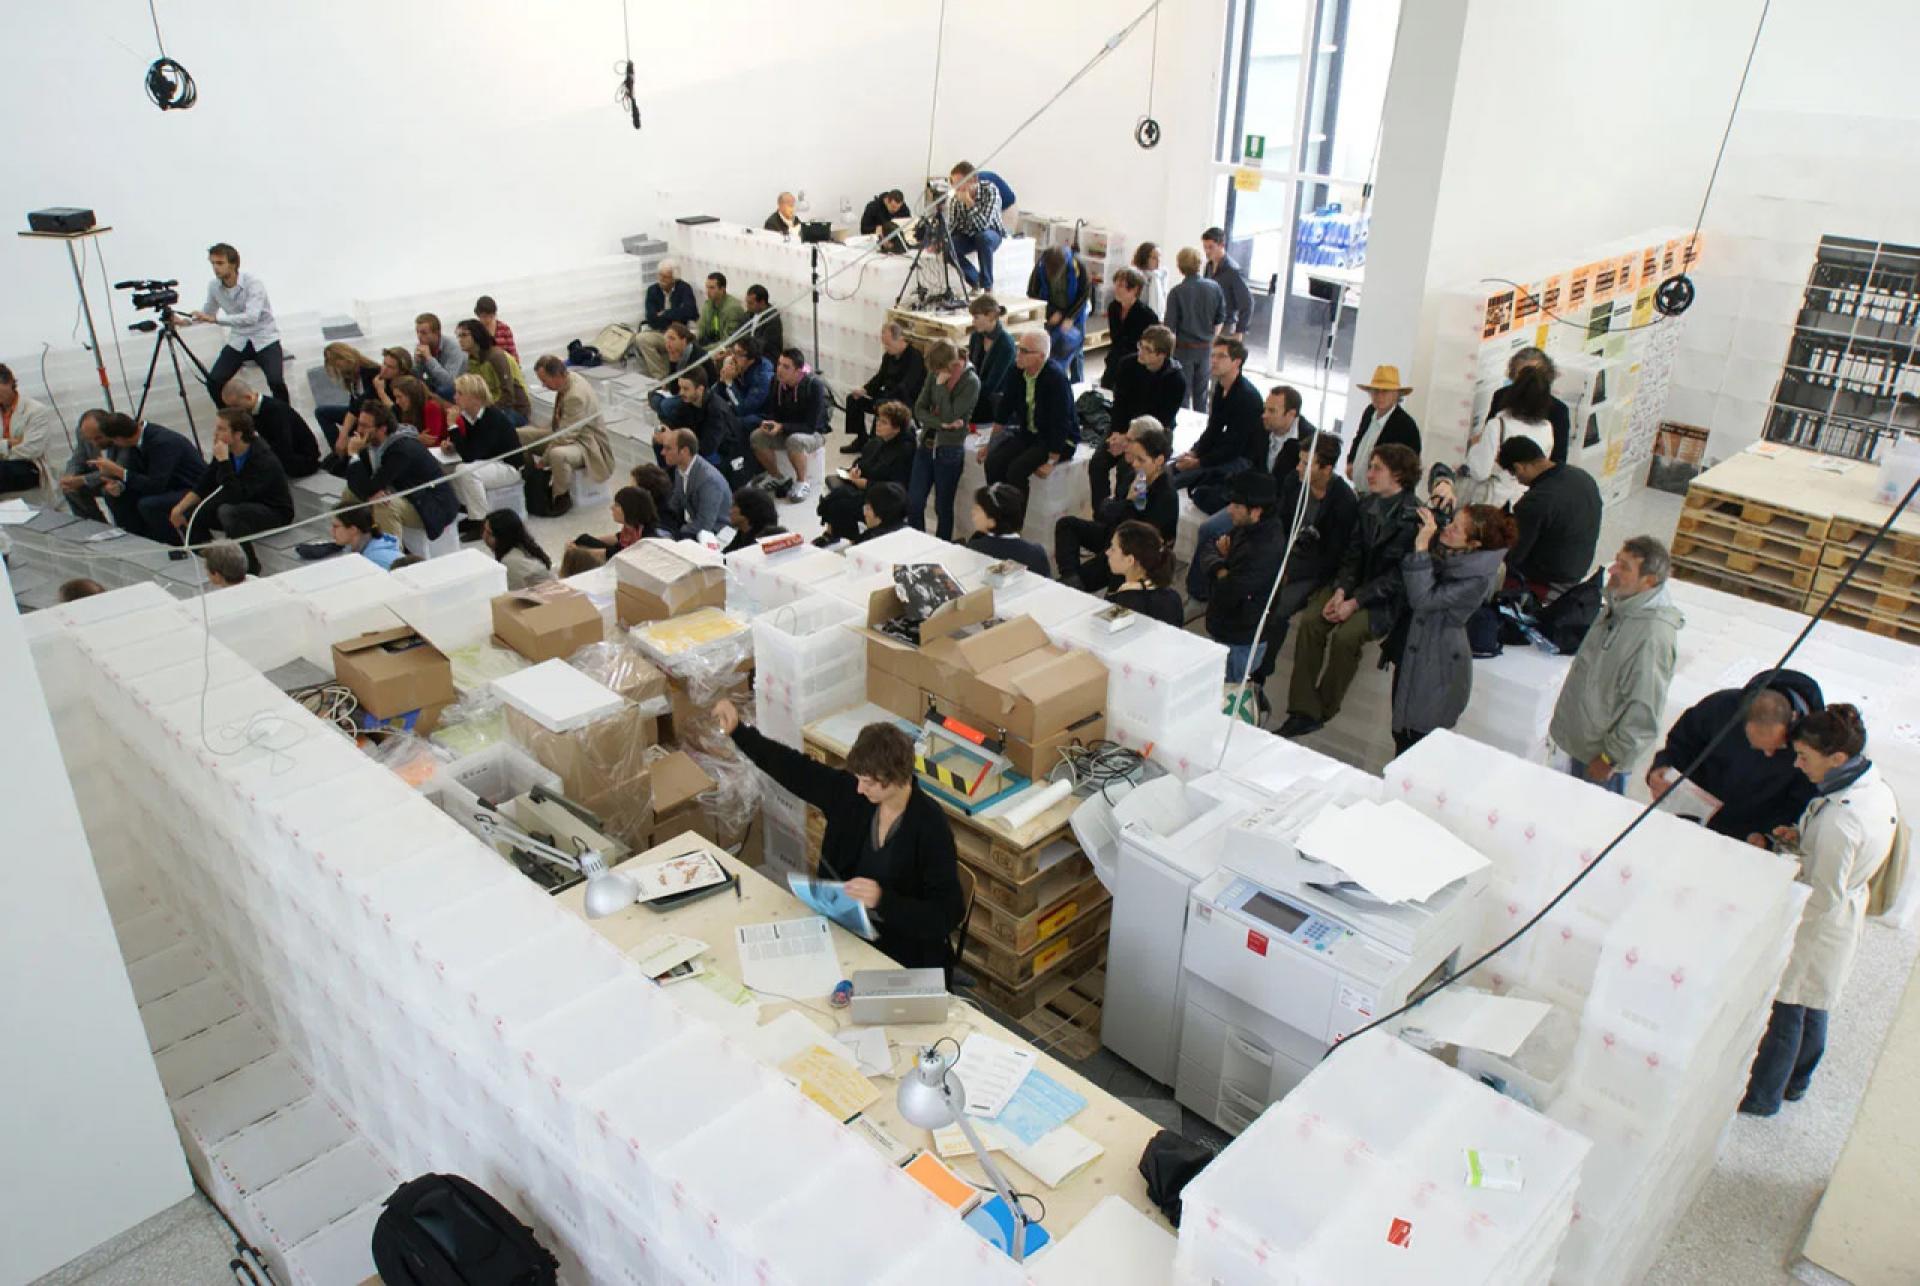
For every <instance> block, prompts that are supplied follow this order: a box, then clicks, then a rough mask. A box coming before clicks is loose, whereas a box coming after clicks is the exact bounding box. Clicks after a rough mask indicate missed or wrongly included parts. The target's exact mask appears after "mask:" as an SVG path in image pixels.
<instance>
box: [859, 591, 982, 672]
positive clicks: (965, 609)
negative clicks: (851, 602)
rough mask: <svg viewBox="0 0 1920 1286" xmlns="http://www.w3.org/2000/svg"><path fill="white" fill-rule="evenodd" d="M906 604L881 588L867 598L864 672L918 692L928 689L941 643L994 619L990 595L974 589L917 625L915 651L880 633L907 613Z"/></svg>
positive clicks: (900, 641)
mask: <svg viewBox="0 0 1920 1286" xmlns="http://www.w3.org/2000/svg"><path fill="white" fill-rule="evenodd" d="M906 610H907V609H906V604H904V603H902V602H901V601H900V597H899V595H898V594H896V593H895V592H894V590H893V587H892V586H890V585H889V586H884V587H882V588H880V589H876V590H874V591H873V593H872V594H871V595H869V596H868V598H867V628H866V636H867V672H868V673H869V674H871V673H873V672H874V671H878V672H880V673H882V674H891V675H893V676H895V677H896V678H898V679H900V680H902V681H903V682H906V683H911V684H912V685H913V686H915V687H917V688H924V687H930V686H931V685H930V684H929V683H928V682H927V677H928V673H929V667H930V666H931V665H937V664H939V663H940V662H941V656H942V654H941V653H940V651H939V649H938V648H937V647H936V646H935V645H936V644H938V643H940V642H941V641H942V640H944V639H949V638H951V637H952V636H953V635H955V634H958V633H959V632H961V631H963V630H965V629H967V628H968V627H969V626H974V625H978V624H980V623H981V622H983V621H986V620H989V619H991V618H992V616H993V591H992V590H990V589H976V590H974V591H973V592H972V593H971V594H962V595H961V596H960V597H959V598H956V599H953V600H952V601H950V602H946V603H942V604H941V605H940V606H939V607H936V608H935V609H934V610H933V613H932V614H931V615H930V616H928V617H927V619H926V620H924V621H922V622H921V623H920V646H919V647H914V646H913V645H912V644H911V643H908V642H906V641H904V640H902V639H897V638H895V637H893V636H892V635H891V634H885V633H882V632H881V630H880V628H879V627H880V626H882V625H884V624H886V623H887V622H888V621H891V620H894V619H896V618H898V617H900V616H903V615H905V613H906Z"/></svg>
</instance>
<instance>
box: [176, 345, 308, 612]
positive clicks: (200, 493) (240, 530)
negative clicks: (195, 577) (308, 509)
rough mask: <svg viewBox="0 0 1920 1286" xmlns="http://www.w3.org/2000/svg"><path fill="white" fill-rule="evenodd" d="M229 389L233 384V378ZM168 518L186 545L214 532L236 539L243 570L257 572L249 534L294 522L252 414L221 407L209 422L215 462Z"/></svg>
mask: <svg viewBox="0 0 1920 1286" xmlns="http://www.w3.org/2000/svg"><path fill="white" fill-rule="evenodd" d="M227 388H228V390H231V389H232V388H233V382H232V381H229V382H228V384H227ZM202 500H206V501H208V502H209V503H206V504H202V503H201V501H202ZM168 521H169V522H170V523H171V524H172V526H173V530H174V531H175V532H178V533H180V535H181V536H182V537H183V538H184V540H185V543H187V544H189V545H200V544H204V543H206V542H207V541H208V540H211V539H212V533H213V532H215V531H218V532H221V533H222V534H224V535H225V536H226V537H227V539H229V540H237V541H239V542H240V547H241V549H243V550H245V551H246V555H247V572H248V573H249V574H250V575H254V576H258V575H259V574H260V556H259V555H258V554H256V553H254V552H253V542H252V541H251V540H249V539H248V537H250V536H253V535H255V534H256V533H258V532H262V531H268V530H271V529H272V528H274V527H284V526H286V525H287V524H288V523H290V522H292V521H293V492H292V491H291V490H289V489H288V487H287V472H286V470H285V469H283V468H281V467H280V458H279V457H278V456H276V455H275V454H274V453H273V448H272V447H270V446H268V445H267V443H266V440H265V439H264V438H263V437H262V436H261V435H260V432H259V430H258V428H257V427H256V426H255V424H254V420H253V416H251V415H250V414H248V413H247V412H245V411H243V410H241V409H239V408H238V407H232V406H225V407H221V408H220V410H219V412H218V414H217V417H216V418H215V420H214V423H213V463H212V464H210V465H208V466H207V472H206V476H204V477H203V478H201V480H200V483H199V485H198V486H196V487H194V488H193V490H191V491H189V492H187V494H185V495H184V496H181V497H180V499H179V500H177V501H175V502H174V506H173V512H172V513H171V514H169V515H168ZM189 523H191V524H192V529H191V530H189V529H188V524H189Z"/></svg>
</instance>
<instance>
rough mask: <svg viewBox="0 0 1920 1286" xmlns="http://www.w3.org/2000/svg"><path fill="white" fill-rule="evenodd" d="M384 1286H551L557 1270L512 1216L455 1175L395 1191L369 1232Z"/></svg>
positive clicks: (429, 1178) (430, 1176)
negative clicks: (370, 1232)
mask: <svg viewBox="0 0 1920 1286" xmlns="http://www.w3.org/2000/svg"><path fill="white" fill-rule="evenodd" d="M373 1266H374V1268H375V1269H377V1270H378V1271H379V1273H380V1280H381V1281H382V1282H384V1283H386V1286H551V1284H552V1283H556V1282H558V1281H559V1273H560V1264H559V1261H558V1260H556V1259H555V1258H554V1257H553V1255H552V1254H551V1253H550V1252H549V1251H548V1250H547V1249H546V1247H544V1246H542V1245H541V1244H540V1243H539V1242H537V1241H535V1240H534V1238H533V1230H532V1229H531V1228H528V1227H527V1226H526V1225H525V1224H523V1223H521V1222H520V1221H519V1220H518V1219H515V1218H514V1217H513V1213H512V1212H511V1211H510V1210H508V1209H507V1208H506V1207H505V1206H503V1205H501V1204H500V1203H499V1202H498V1201H495V1200H494V1199H493V1198H492V1197H490V1196H488V1195H487V1194H486V1193H485V1192H482V1191H481V1190H480V1189H479V1188H477V1187H475V1186H474V1185H473V1184H471V1183H469V1182H467V1181H466V1180H465V1179H462V1178H461V1177H460V1176H459V1175H457V1174H423V1175H421V1176H420V1177H419V1178H417V1179H409V1180H408V1181H407V1182H405V1183H403V1184H401V1185H400V1186H399V1187H398V1188H395V1189H394V1191H393V1195H392V1196H390V1197H388V1198H387V1200H386V1209H385V1210H383V1211H382V1212H381V1214H380V1218H379V1219H378V1220H376V1221H375V1223H374V1225H373Z"/></svg>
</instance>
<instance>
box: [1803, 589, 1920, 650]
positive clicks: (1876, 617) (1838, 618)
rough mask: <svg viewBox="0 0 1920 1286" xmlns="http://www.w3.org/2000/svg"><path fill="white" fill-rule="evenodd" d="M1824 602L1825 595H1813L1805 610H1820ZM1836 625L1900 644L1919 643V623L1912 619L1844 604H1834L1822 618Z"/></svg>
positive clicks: (1810, 611) (1808, 600)
mask: <svg viewBox="0 0 1920 1286" xmlns="http://www.w3.org/2000/svg"><path fill="white" fill-rule="evenodd" d="M1825 601H1826V595H1825V594H1815V595H1813V596H1811V597H1810V598H1808V599H1807V602H1806V607H1805V610H1806V611H1807V612H1808V613H1812V612H1817V611H1819V610H1820V605H1821V604H1822V603H1823V602H1825ZM1823 619H1825V620H1829V621H1832V622H1834V623H1835V624H1837V625H1848V626H1851V627H1853V628H1854V629H1856V630H1865V631H1866V632H1867V633H1869V634H1878V635H1880V636H1881V637H1882V638H1889V639H1898V640H1900V641H1901V642H1902V643H1920V622H1915V621H1914V620H1913V619H1912V618H1908V619H1906V620H1899V619H1895V618H1893V617H1889V616H1884V615H1881V614H1880V613H1877V612H1872V611H1863V610H1862V609H1860V608H1858V607H1854V606H1853V605H1851V604H1849V603H1845V602H1840V603H1835V604H1834V605H1833V606H1832V607H1831V608H1830V609H1828V611H1827V614H1826V616H1825V617H1824V618H1823Z"/></svg>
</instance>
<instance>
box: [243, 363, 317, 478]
mask: <svg viewBox="0 0 1920 1286" xmlns="http://www.w3.org/2000/svg"><path fill="white" fill-rule="evenodd" d="M220 397H221V399H222V400H223V401H225V402H226V404H227V405H228V406H231V407H235V408H238V409H239V410H242V411H245V412H246V413H247V414H249V415H251V416H252V417H253V428H254V431H255V432H256V433H258V434H259V435H260V440H261V441H263V442H265V443H266V444H267V445H268V446H270V447H272V448H273V454H274V455H275V456H277V457H279V460H280V464H281V466H282V467H284V468H285V469H286V471H287V476H288V477H289V478H308V477H312V476H313V475H314V474H316V473H318V472H319V471H320V455H321V452H320V439H319V438H317V437H315V436H314V434H313V429H312V428H311V427H310V426H309V425H308V424H307V421H306V419H305V418H304V417H303V416H302V415H301V414H300V412H298V411H296V410H294V409H293V408H292V407H291V406H289V405H288V404H287V403H285V402H282V401H281V400H280V399H279V398H277V397H268V396H267V395H266V394H265V393H261V392H259V391H258V390H256V389H255V388H254V387H253V386H252V385H251V384H249V383H247V381H246V377H245V376H241V375H236V376H234V377H233V378H232V379H230V380H228V381H227V386H226V388H224V389H222V390H221V391H220Z"/></svg>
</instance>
